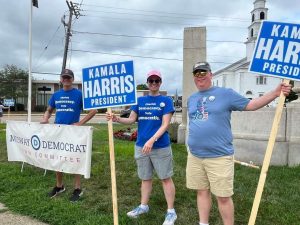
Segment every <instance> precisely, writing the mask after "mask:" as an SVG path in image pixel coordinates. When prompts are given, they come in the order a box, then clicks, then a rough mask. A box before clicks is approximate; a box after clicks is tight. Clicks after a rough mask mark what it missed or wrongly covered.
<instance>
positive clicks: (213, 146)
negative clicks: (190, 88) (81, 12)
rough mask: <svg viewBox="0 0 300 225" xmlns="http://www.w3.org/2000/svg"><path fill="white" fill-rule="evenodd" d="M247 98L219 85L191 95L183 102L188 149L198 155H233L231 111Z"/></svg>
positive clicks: (204, 156)
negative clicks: (186, 118) (185, 114)
mask: <svg viewBox="0 0 300 225" xmlns="http://www.w3.org/2000/svg"><path fill="white" fill-rule="evenodd" d="M249 101H250V100H249V99H247V98H245V97H243V96H241V95H240V94H238V93H237V92H235V91H234V90H232V89H227V88H220V87H211V88H210V89H208V90H205V91H198V92H196V93H194V94H193V95H191V96H190V97H189V99H188V102H187V107H188V116H189V136H188V146H189V149H190V152H191V153H192V154H193V155H194V156H197V157H201V158H215V157H220V156H227V155H233V153H234V149H233V144H232V141H233V137H232V132H231V124H230V120H231V112H232V111H242V110H244V109H245V107H246V106H247V105H248V103H249Z"/></svg>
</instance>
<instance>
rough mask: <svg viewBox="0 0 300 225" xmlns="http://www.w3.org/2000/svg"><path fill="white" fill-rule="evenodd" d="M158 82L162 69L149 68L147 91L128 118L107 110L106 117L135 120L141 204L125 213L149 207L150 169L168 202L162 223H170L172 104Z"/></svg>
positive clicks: (173, 218) (125, 121)
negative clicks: (108, 112) (163, 94)
mask: <svg viewBox="0 0 300 225" xmlns="http://www.w3.org/2000/svg"><path fill="white" fill-rule="evenodd" d="M161 83H162V78H161V73H160V72H159V71H157V70H151V71H150V72H149V73H148V74H147V84H148V88H149V95H148V96H142V97H139V98H138V103H137V105H134V106H132V107H131V109H132V111H131V114H130V116H129V118H121V117H117V116H116V115H114V114H111V115H110V114H107V119H108V120H110V119H112V120H113V122H119V123H123V124H133V123H135V122H136V121H138V136H137V141H136V144H135V153H134V156H135V159H136V163H137V167H138V168H137V170H138V176H139V178H140V179H141V180H142V184H141V204H140V205H139V206H138V207H136V208H135V209H133V210H132V211H130V212H128V213H127V215H128V216H129V217H132V218H137V217H138V216H139V215H141V214H143V213H147V212H148V211H149V206H148V201H149V198H150V194H151V191H152V175H153V171H156V173H157V175H158V177H159V179H160V180H161V181H162V185H163V189H164V194H165V198H166V201H167V205H168V210H167V213H166V216H165V221H164V223H163V225H173V224H174V222H175V221H176V219H177V215H176V212H175V209H174V199H175V186H174V183H173V180H172V175H173V156H172V149H171V146H170V137H169V134H168V132H167V129H168V127H169V124H170V121H171V118H172V115H173V112H174V107H173V102H172V99H171V98H169V97H166V96H162V95H160V93H159V88H160V86H161Z"/></svg>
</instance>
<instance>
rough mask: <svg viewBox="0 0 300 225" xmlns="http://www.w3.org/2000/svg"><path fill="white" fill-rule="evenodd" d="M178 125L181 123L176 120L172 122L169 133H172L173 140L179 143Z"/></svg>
mask: <svg viewBox="0 0 300 225" xmlns="http://www.w3.org/2000/svg"><path fill="white" fill-rule="evenodd" d="M178 127H179V123H178V122H174V123H171V124H170V126H169V129H168V132H169V135H170V139H171V141H172V142H175V143H177V131H178Z"/></svg>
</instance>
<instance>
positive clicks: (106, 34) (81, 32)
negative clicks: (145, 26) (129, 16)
mask: <svg viewBox="0 0 300 225" xmlns="http://www.w3.org/2000/svg"><path fill="white" fill-rule="evenodd" d="M73 33H78V34H92V35H103V36H115V37H129V38H146V39H161V40H172V41H183V39H182V38H172V37H153V36H140V35H127V34H112V33H100V32H88V31H77V30H73ZM206 41H207V42H229V43H239V44H240V43H244V42H242V41H223V40H222V41H221V40H220V41H219V40H206Z"/></svg>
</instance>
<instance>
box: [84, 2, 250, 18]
mask: <svg viewBox="0 0 300 225" xmlns="http://www.w3.org/2000/svg"><path fill="white" fill-rule="evenodd" d="M83 5H85V6H92V7H99V8H108V9H118V10H129V11H137V12H150V13H156V14H159V15H162V14H163V15H166V14H169V15H181V16H191V17H206V18H216V19H219V20H224V19H231V20H237V21H238V20H239V21H243V22H246V21H247V22H248V21H249V20H248V19H244V18H234V17H217V16H207V15H202V14H191V13H189V14H186V13H179V12H166V11H155V10H142V9H132V8H131V9H130V8H121V7H111V6H103V5H90V4H83Z"/></svg>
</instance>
